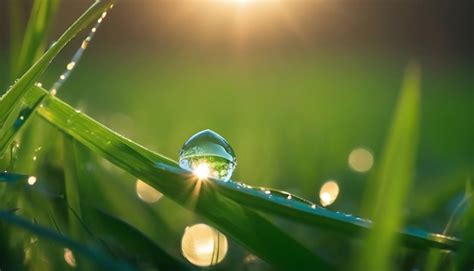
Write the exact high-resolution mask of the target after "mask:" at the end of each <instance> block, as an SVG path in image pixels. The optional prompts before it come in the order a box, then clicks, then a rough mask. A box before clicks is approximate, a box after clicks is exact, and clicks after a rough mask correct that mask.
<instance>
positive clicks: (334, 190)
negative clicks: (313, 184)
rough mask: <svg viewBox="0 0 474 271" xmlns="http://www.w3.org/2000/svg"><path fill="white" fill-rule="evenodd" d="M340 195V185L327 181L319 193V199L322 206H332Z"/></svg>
mask: <svg viewBox="0 0 474 271" xmlns="http://www.w3.org/2000/svg"><path fill="white" fill-rule="evenodd" d="M338 195H339V185H338V184H337V182H336V181H333V180H331V181H327V182H325V183H324V184H323V186H321V190H320V191H319V199H320V201H321V205H322V206H328V205H331V204H332V203H333V202H334V201H335V200H336V199H337V196H338Z"/></svg>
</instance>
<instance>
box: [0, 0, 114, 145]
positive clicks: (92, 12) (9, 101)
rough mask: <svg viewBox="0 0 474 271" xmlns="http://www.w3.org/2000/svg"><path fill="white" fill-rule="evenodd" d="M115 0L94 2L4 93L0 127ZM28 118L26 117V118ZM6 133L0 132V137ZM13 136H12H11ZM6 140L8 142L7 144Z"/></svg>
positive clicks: (1, 103) (0, 104) (3, 141)
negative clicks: (69, 45) (74, 40)
mask: <svg viewBox="0 0 474 271" xmlns="http://www.w3.org/2000/svg"><path fill="white" fill-rule="evenodd" d="M113 2H115V1H114V0H104V1H99V2H96V3H94V4H93V5H92V6H91V7H90V8H89V9H88V10H87V11H86V12H84V14H83V15H82V16H81V17H79V18H78V19H77V20H76V21H75V22H74V23H73V24H72V25H71V26H70V27H69V28H68V29H67V30H66V31H65V32H64V34H63V35H61V37H60V38H59V39H58V40H57V42H56V43H54V44H53V45H52V46H51V47H50V48H49V49H48V51H46V53H44V54H43V55H42V56H41V57H40V58H39V59H38V61H37V62H36V63H35V64H33V66H31V68H29V69H28V71H26V73H25V74H23V76H21V78H20V79H19V80H18V81H16V83H15V84H14V85H13V86H12V87H11V88H10V89H9V90H8V92H7V93H6V94H4V95H3V96H2V97H1V99H0V127H2V128H3V126H4V123H5V120H6V119H7V118H8V116H9V114H10V113H11V112H12V111H13V110H14V108H15V107H16V106H18V103H19V102H20V101H21V97H22V96H23V95H24V94H25V93H26V92H27V91H28V89H29V88H30V87H31V86H32V85H33V84H34V83H35V82H36V81H37V80H38V78H39V76H40V75H41V74H42V73H43V72H44V70H45V69H46V68H47V67H48V65H49V63H51V61H52V60H53V59H54V58H55V57H56V55H57V54H58V53H59V52H60V51H61V50H62V49H63V48H64V46H66V44H67V43H68V42H69V41H70V40H71V39H72V38H74V37H75V36H76V35H77V33H79V32H80V31H81V30H82V29H83V28H84V27H86V26H87V25H89V24H90V23H91V22H92V21H94V20H95V19H97V18H98V17H99V16H100V15H101V14H102V12H103V11H105V10H107V9H108V8H109V7H110V5H111V3H113ZM25 120H26V119H25ZM1 137H4V134H3V133H2V134H0V138H1ZM10 138H11V137H10ZM0 142H1V143H2V144H3V145H0V153H3V152H4V151H5V148H6V146H7V145H8V141H6V140H4V139H1V140H0ZM5 142H6V144H5Z"/></svg>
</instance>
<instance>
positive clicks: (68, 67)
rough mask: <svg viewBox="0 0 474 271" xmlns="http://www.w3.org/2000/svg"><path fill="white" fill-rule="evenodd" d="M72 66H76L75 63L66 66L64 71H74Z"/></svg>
mask: <svg viewBox="0 0 474 271" xmlns="http://www.w3.org/2000/svg"><path fill="white" fill-rule="evenodd" d="M74 66H76V62H74V61H71V62H69V63H68V64H67V66H66V69H68V70H72V69H74Z"/></svg>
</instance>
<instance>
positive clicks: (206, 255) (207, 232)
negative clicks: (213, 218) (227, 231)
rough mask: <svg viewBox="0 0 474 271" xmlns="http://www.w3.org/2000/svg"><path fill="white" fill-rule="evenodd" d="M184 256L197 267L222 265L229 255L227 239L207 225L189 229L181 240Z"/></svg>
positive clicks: (198, 225)
mask: <svg viewBox="0 0 474 271" xmlns="http://www.w3.org/2000/svg"><path fill="white" fill-rule="evenodd" d="M181 251H182V253H183V256H184V257H185V258H186V259H187V260H188V261H189V262H191V263H192V264H194V265H196V266H201V267H206V266H212V265H216V264H218V263H220V262H221V261H222V260H223V259H224V257H225V256H226V254H227V238H226V237H225V235H223V234H222V233H220V232H219V231H218V230H216V229H214V228H212V227H210V226H208V225H206V224H195V225H193V226H190V227H187V228H186V229H185V231H184V234H183V238H182V239H181Z"/></svg>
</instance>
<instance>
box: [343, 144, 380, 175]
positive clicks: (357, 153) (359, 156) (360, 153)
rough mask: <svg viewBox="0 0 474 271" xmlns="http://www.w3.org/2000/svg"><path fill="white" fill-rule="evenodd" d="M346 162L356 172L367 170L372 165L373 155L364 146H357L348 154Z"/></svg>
mask: <svg viewBox="0 0 474 271" xmlns="http://www.w3.org/2000/svg"><path fill="white" fill-rule="evenodd" d="M348 164H349V167H350V168H351V169H353V170H355V171H357V172H367V171H369V170H370V169H371V168H372V166H373V165H374V156H373V155H372V153H371V152H370V151H368V150H366V149H364V148H357V149H354V150H352V152H351V153H350V154H349V159H348Z"/></svg>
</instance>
